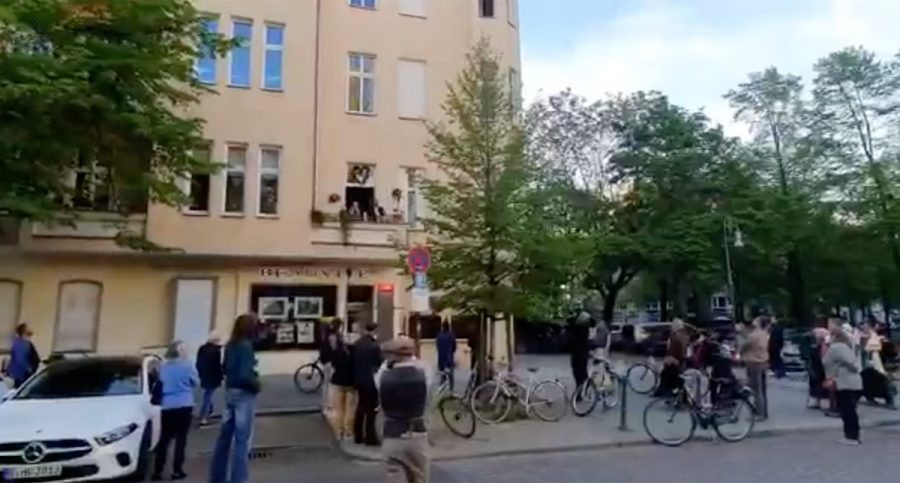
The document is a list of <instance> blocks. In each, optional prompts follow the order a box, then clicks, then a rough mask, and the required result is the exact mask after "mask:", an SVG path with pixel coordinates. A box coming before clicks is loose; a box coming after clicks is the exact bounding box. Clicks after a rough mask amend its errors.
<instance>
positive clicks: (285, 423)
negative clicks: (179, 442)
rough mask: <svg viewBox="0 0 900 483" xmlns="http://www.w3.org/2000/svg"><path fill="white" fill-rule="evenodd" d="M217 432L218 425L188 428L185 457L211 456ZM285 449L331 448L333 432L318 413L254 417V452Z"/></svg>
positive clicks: (333, 447) (332, 445)
mask: <svg viewBox="0 0 900 483" xmlns="http://www.w3.org/2000/svg"><path fill="white" fill-rule="evenodd" d="M218 435H219V425H218V424H213V425H210V426H207V427H205V428H200V429H196V430H193V431H191V434H190V436H189V439H188V454H189V456H190V457H194V458H196V457H208V456H210V455H212V453H213V449H214V448H215V442H216V438H217V437H218ZM288 448H290V449H296V450H302V451H323V452H328V451H334V449H335V442H334V435H333V434H332V433H331V429H330V428H329V427H328V425H327V424H326V423H325V419H324V418H323V417H322V416H321V415H320V414H308V415H281V416H257V418H256V420H255V421H254V427H253V449H254V451H257V452H266V451H273V450H280V449H288Z"/></svg>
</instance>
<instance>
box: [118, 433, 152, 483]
mask: <svg viewBox="0 0 900 483" xmlns="http://www.w3.org/2000/svg"><path fill="white" fill-rule="evenodd" d="M152 434H153V427H152V425H151V423H150V422H148V423H147V426H146V427H144V435H143V436H142V437H141V447H140V449H139V450H138V461H137V468H135V469H134V473H132V474H130V475H128V476H126V477H125V478H123V480H122V481H146V480H147V471H148V470H149V469H150V439H151V438H152Z"/></svg>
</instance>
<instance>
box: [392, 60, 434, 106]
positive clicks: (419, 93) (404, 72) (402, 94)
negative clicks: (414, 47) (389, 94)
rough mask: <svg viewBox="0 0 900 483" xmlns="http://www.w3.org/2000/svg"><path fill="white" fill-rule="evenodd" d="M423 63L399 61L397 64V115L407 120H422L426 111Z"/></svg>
mask: <svg viewBox="0 0 900 483" xmlns="http://www.w3.org/2000/svg"><path fill="white" fill-rule="evenodd" d="M425 66H426V64H425V62H420V61H415V60H401V61H400V62H398V63H397V114H398V115H399V116H400V117H403V118H408V119H424V118H425V114H426V110H427V95H426V77H425Z"/></svg>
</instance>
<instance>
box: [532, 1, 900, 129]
mask: <svg viewBox="0 0 900 483" xmlns="http://www.w3.org/2000/svg"><path fill="white" fill-rule="evenodd" d="M519 15H520V23H521V42H522V75H523V89H524V96H525V99H526V100H534V99H535V98H537V97H539V96H541V95H549V94H553V93H556V92H558V91H560V90H562V89H564V88H567V87H570V88H572V90H573V91H574V92H575V93H577V94H580V95H582V96H585V97H587V98H589V99H597V98H600V97H603V96H604V94H606V93H614V92H633V91H636V90H650V89H655V90H659V91H662V92H664V93H666V94H668V95H669V97H670V98H671V100H672V101H673V102H674V103H676V104H680V105H682V106H684V107H687V108H693V109H703V110H704V111H705V112H706V113H707V115H709V117H710V118H711V119H712V120H713V121H714V122H717V123H721V124H722V125H723V126H725V129H726V132H728V133H729V134H731V135H736V136H742V137H743V136H746V135H747V128H746V127H745V126H743V125H741V124H739V123H735V122H734V121H733V120H732V111H731V109H730V108H729V106H728V102H727V101H726V100H724V99H723V98H722V95H723V94H724V93H726V92H727V91H728V90H729V89H731V88H734V87H736V86H737V85H738V84H739V83H741V82H743V81H744V80H745V79H746V78H747V74H748V73H750V72H755V71H760V70H763V69H765V68H766V67H769V66H773V65H774V66H776V67H778V68H779V70H781V71H783V72H791V73H794V74H797V75H800V76H801V77H803V79H804V81H806V82H807V85H809V84H810V83H811V82H812V78H813V72H812V66H813V64H814V63H815V62H816V60H818V59H819V58H821V57H823V56H825V55H827V54H828V53H829V52H833V51H835V50H839V49H841V48H843V47H847V46H851V45H863V46H865V47H867V48H869V49H870V50H873V51H875V52H876V53H878V54H879V55H883V56H885V57H887V56H892V55H894V54H895V53H897V52H898V51H900V0H519Z"/></svg>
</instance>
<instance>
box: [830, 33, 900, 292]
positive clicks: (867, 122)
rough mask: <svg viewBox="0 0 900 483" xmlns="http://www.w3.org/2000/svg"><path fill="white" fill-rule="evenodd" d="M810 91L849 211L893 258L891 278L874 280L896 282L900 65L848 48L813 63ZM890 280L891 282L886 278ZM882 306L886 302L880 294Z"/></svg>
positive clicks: (885, 273) (899, 266)
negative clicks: (839, 167)
mask: <svg viewBox="0 0 900 483" xmlns="http://www.w3.org/2000/svg"><path fill="white" fill-rule="evenodd" d="M814 70H815V73H816V78H815V81H814V83H815V88H814V90H813V98H814V104H815V107H816V114H817V115H818V118H819V119H818V123H819V126H820V127H821V129H822V132H823V134H824V135H826V136H829V137H830V138H831V139H833V140H834V142H835V143H836V144H838V145H839V147H840V150H839V151H840V153H839V155H841V156H842V157H843V159H844V160H845V163H844V169H845V170H846V171H848V172H849V173H850V175H851V176H850V177H849V178H848V179H850V180H851V183H850V187H849V188H848V189H847V190H846V192H849V193H850V199H849V200H847V201H849V202H850V206H851V207H852V209H851V213H852V216H853V218H855V219H857V220H860V221H862V222H863V223H865V224H867V225H868V226H869V227H870V229H872V230H873V231H874V232H875V233H877V234H878V236H879V237H880V238H881V239H882V240H884V244H885V246H886V247H887V249H888V252H889V253H890V255H891V259H892V260H893V265H894V270H893V274H892V275H893V276H891V274H890V270H889V269H883V270H882V272H881V275H880V276H879V278H880V279H881V281H882V285H883V286H884V290H883V292H884V293H888V292H889V289H888V285H893V286H895V287H896V286H897V281H898V275H900V238H898V234H900V205H898V202H897V196H898V192H897V186H898V182H900V170H898V165H897V161H896V160H897V155H898V154H900V149H898V148H900V145H898V143H897V142H896V139H895V132H896V126H897V122H898V120H900V117H898V116H900V96H898V93H900V67H898V64H897V63H896V62H885V61H882V60H879V59H878V58H877V57H876V56H875V54H874V53H872V52H871V51H868V50H866V49H864V48H862V47H849V48H846V49H843V50H840V51H837V52H833V53H831V54H829V55H828V56H826V57H825V58H823V59H820V60H819V61H818V62H817V63H816V65H815V66H814ZM891 279H893V280H891ZM884 301H885V302H886V304H885V305H886V306H888V307H889V306H890V303H889V302H890V300H889V298H888V297H885V299H884Z"/></svg>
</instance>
